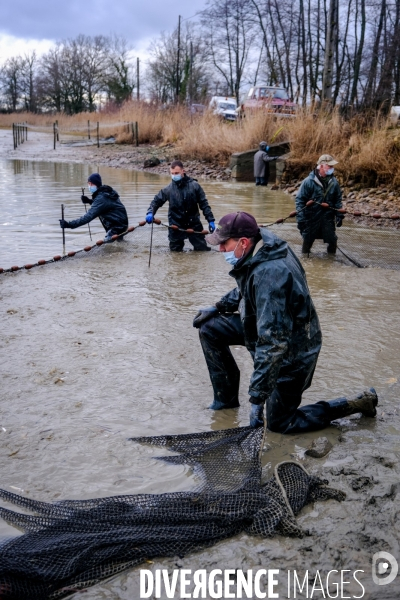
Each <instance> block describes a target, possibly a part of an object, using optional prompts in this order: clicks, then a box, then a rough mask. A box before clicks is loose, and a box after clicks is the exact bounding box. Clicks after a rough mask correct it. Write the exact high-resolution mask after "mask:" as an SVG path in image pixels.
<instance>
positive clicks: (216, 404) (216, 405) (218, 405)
mask: <svg viewBox="0 0 400 600" xmlns="http://www.w3.org/2000/svg"><path fill="white" fill-rule="evenodd" d="M239 406H240V403H239V400H238V399H237V398H233V399H232V401H231V402H229V403H224V402H221V400H214V401H213V403H212V404H210V406H209V407H208V408H209V409H210V410H224V409H225V408H239Z"/></svg>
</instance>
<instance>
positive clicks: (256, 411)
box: [250, 404, 264, 427]
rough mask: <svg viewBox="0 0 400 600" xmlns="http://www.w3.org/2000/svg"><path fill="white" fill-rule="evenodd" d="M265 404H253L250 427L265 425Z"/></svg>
mask: <svg viewBox="0 0 400 600" xmlns="http://www.w3.org/2000/svg"><path fill="white" fill-rule="evenodd" d="M263 412H264V404H251V410H250V427H264V416H263Z"/></svg>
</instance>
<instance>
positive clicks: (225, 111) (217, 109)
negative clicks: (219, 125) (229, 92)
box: [209, 96, 237, 121]
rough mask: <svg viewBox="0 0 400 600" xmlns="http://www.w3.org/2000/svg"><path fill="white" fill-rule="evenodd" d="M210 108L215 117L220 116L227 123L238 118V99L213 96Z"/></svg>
mask: <svg viewBox="0 0 400 600" xmlns="http://www.w3.org/2000/svg"><path fill="white" fill-rule="evenodd" d="M209 108H210V109H211V110H212V111H213V114H214V115H218V116H220V117H222V118H223V119H225V120H226V121H235V120H236V118H237V114H236V112H235V111H236V109H237V102H236V98H231V97H229V96H213V97H212V98H211V100H210V104H209Z"/></svg>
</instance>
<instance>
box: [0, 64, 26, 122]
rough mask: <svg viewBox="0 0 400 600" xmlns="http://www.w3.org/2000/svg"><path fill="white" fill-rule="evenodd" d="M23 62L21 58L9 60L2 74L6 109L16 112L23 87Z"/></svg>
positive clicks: (0, 73) (0, 75) (0, 76)
mask: <svg viewBox="0 0 400 600" xmlns="http://www.w3.org/2000/svg"><path fill="white" fill-rule="evenodd" d="M22 72H23V60H22V58H21V57H20V56H15V57H12V58H9V59H8V60H6V62H5V63H4V65H3V67H2V69H1V72H0V78H1V86H2V91H3V95H4V99H5V104H6V107H7V108H8V109H9V110H12V111H16V110H17V108H18V103H19V101H20V96H21V91H22V87H23V79H22Z"/></svg>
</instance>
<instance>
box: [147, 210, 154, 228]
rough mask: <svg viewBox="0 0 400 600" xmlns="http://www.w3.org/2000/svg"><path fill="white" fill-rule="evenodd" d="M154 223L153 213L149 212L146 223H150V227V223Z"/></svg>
mask: <svg viewBox="0 0 400 600" xmlns="http://www.w3.org/2000/svg"><path fill="white" fill-rule="evenodd" d="M152 222H153V213H152V212H149V213H147V215H146V223H149V225H150V223H152Z"/></svg>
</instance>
